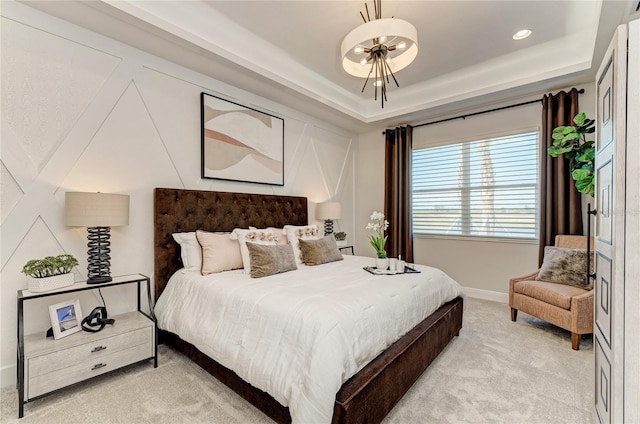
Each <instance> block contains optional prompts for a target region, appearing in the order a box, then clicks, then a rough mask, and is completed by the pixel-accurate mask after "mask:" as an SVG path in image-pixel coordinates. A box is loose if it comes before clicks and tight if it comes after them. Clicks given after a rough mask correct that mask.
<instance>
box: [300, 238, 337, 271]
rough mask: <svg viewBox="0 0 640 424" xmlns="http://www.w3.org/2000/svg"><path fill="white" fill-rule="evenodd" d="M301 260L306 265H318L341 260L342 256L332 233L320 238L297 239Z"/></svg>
mask: <svg viewBox="0 0 640 424" xmlns="http://www.w3.org/2000/svg"><path fill="white" fill-rule="evenodd" d="M298 243H299V244H300V251H301V252H302V260H303V261H304V263H305V264H306V265H320V264H326V263H329V262H335V261H341V260H343V259H344V258H343V257H342V253H340V250H339V249H338V245H337V244H336V239H335V238H334V237H333V236H332V235H328V236H326V237H323V238H321V239H320V240H302V239H301V240H299V241H298Z"/></svg>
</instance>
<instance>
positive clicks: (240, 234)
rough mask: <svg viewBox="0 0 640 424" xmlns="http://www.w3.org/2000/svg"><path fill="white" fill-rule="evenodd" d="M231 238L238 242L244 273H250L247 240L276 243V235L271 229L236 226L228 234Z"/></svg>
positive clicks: (266, 243) (257, 242)
mask: <svg viewBox="0 0 640 424" xmlns="http://www.w3.org/2000/svg"><path fill="white" fill-rule="evenodd" d="M229 238H230V239H231V240H238V243H240V254H241V255H242V265H243V267H244V271H243V272H244V273H245V274H250V273H251V258H250V256H249V249H248V248H247V242H248V241H249V242H251V243H256V244H264V245H273V246H275V245H276V244H278V236H276V235H275V234H274V233H273V231H271V230H256V229H249V230H246V229H243V228H236V229H235V230H233V231H232V232H231V235H230V236H229Z"/></svg>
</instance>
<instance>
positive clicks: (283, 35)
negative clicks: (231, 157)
mask: <svg viewBox="0 0 640 424" xmlns="http://www.w3.org/2000/svg"><path fill="white" fill-rule="evenodd" d="M26 3H27V4H31V5H34V7H38V8H40V9H43V10H45V11H46V12H48V13H51V14H54V15H58V16H60V17H62V18H64V19H67V20H70V21H72V22H74V23H77V24H79V25H82V26H85V27H88V28H89V29H92V30H95V31H97V32H100V33H103V34H105V35H108V36H110V37H113V38H116V39H118V40H120V41H124V42H127V43H128V44H131V45H133V46H134V47H138V48H141V49H144V50H147V51H150V52H152V53H154V54H158V55H160V56H163V57H165V58H167V59H169V60H173V61H176V62H178V63H182V64H184V65H185V66H188V67H191V68H194V69H195V70H197V71H199V72H204V73H206V74H208V75H211V76H213V77H215V78H217V79H220V80H222V81H224V82H227V83H229V84H232V85H235V86H238V87H240V88H243V89H246V90H247V91H250V92H253V93H256V94H259V95H263V96H266V97H268V98H271V99H273V100H275V101H279V102H281V103H283V104H286V105H288V106H291V107H295V108H299V109H300V108H303V110H304V109H305V108H306V109H307V110H308V111H309V112H310V113H312V114H316V115H317V116H319V117H322V118H324V119H330V120H332V121H334V122H336V123H337V124H338V125H341V126H345V127H349V128H350V129H354V130H356V131H362V130H363V129H364V128H371V126H372V125H376V126H389V125H395V124H397V123H400V122H408V121H411V120H416V119H427V118H428V117H432V116H438V115H441V114H442V113H446V112H447V111H453V110H461V109H464V108H468V107H473V106H477V105H479V104H482V103H485V104H486V103H491V102H497V101H504V100H507V99H510V98H516V97H520V98H521V97H523V96H527V95H533V94H535V95H539V94H540V93H541V92H542V91H547V90H551V89H555V88H561V87H565V86H568V85H571V84H577V83H584V82H588V81H592V80H593V74H594V68H595V67H596V65H597V64H598V62H599V60H600V58H601V56H602V54H603V53H604V49H605V48H606V45H607V43H608V40H609V38H610V37H611V35H612V33H613V30H614V29H615V27H616V26H617V25H618V24H620V23H622V22H623V21H624V20H625V19H626V18H627V17H628V15H629V13H630V11H631V10H632V6H633V3H634V2H632V1H605V2H602V1H593V0H589V1H391V0H383V1H382V14H383V17H396V18H400V19H404V20H407V21H409V22H411V23H412V24H413V25H415V26H416V28H417V29H418V37H419V53H418V57H417V58H416V60H415V62H414V63H412V64H411V65H410V66H409V67H408V68H406V69H404V70H402V71H400V72H398V74H397V78H398V81H399V82H400V88H396V87H395V86H390V88H389V91H388V101H387V102H386V103H385V107H384V109H382V108H381V107H380V103H379V102H375V101H374V100H373V87H372V86H371V87H367V88H366V89H365V92H364V93H361V92H360V91H361V89H362V86H363V82H364V81H363V80H362V79H359V78H356V77H352V76H350V75H348V74H347V73H346V72H344V71H343V70H342V68H341V58H340V44H341V42H342V39H343V38H344V36H345V35H346V34H347V33H349V32H350V31H351V30H352V29H353V28H355V27H356V26H358V25H360V24H361V23H362V18H361V17H360V14H359V12H360V11H364V4H365V2H364V1H205V0H191V1H186V2H184V1H138V2H124V1H92V2H31V1H27V2H26ZM368 5H369V7H371V6H372V2H371V1H370V2H368ZM523 28H528V29H531V30H532V31H533V34H532V35H531V36H530V37H529V38H527V39H525V40H521V41H514V40H513V39H512V35H513V34H514V33H515V32H516V31H518V30H520V29H523ZM141 34H142V35H141ZM187 53H189V54H190V55H191V59H189V57H188V56H189V55H188V54H187ZM194 55H197V56H199V58H198V59H195V58H194V57H193V56H194ZM367 124H368V125H367Z"/></svg>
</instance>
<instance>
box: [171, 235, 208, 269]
mask: <svg viewBox="0 0 640 424" xmlns="http://www.w3.org/2000/svg"><path fill="white" fill-rule="evenodd" d="M173 239H174V240H175V241H176V242H177V243H178V244H179V245H180V257H181V258H182V266H183V267H184V269H185V270H187V271H200V269H201V268H202V248H201V247H200V243H198V239H197V238H196V233H195V231H194V232H191V233H173Z"/></svg>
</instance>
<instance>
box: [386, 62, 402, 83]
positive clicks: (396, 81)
mask: <svg viewBox="0 0 640 424" xmlns="http://www.w3.org/2000/svg"><path fill="white" fill-rule="evenodd" d="M384 64H385V66H386V67H387V69H388V70H389V73H390V74H391V77H392V78H393V81H394V82H395V83H396V87H400V84H398V80H397V79H396V76H395V75H394V73H393V71H392V70H391V67H390V66H389V64H388V63H387V62H384Z"/></svg>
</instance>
